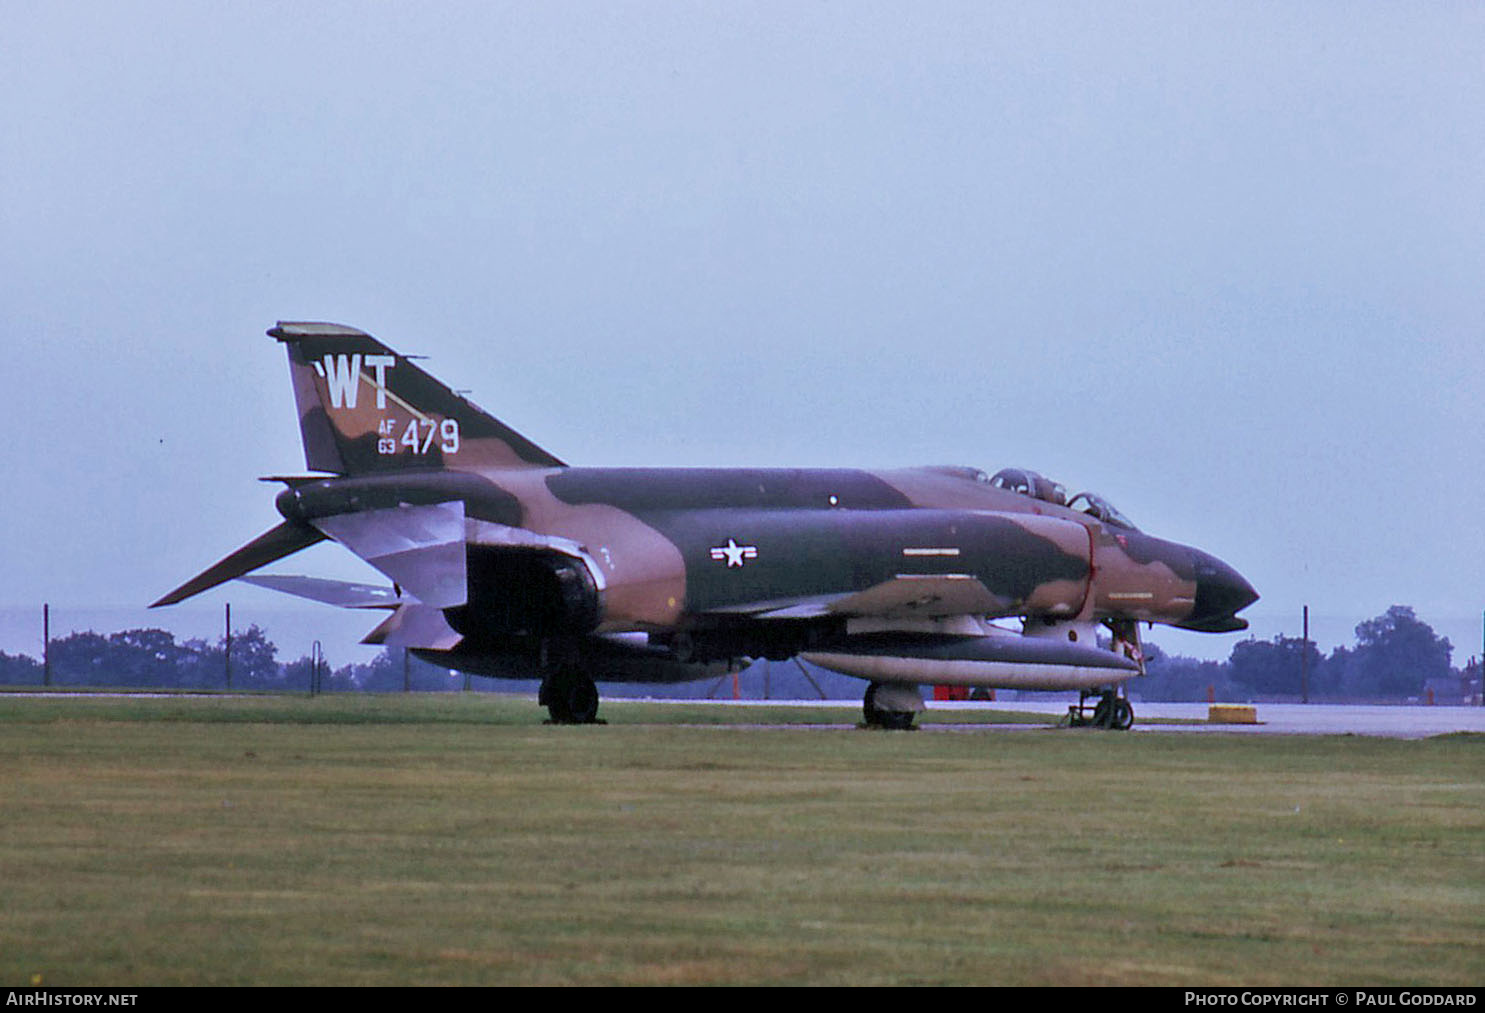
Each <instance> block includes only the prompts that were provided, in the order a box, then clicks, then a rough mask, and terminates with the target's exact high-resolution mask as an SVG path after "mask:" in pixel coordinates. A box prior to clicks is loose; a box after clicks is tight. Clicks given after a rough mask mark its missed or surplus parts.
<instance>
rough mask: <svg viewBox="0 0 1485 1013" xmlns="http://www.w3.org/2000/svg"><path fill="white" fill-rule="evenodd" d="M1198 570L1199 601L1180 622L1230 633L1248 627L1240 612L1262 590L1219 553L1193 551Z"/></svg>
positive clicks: (1188, 626) (1194, 628)
mask: <svg viewBox="0 0 1485 1013" xmlns="http://www.w3.org/2000/svg"><path fill="white" fill-rule="evenodd" d="M1191 555H1192V557H1193V563H1194V568H1195V570H1196V604H1195V605H1194V606H1193V607H1192V609H1191V615H1190V616H1189V617H1187V619H1186V621H1185V622H1183V623H1181V624H1180V625H1181V626H1183V627H1185V628H1186V629H1192V630H1201V631H1204V632H1211V633H1229V632H1233V631H1236V630H1245V629H1247V628H1248V621H1247V620H1246V619H1239V618H1238V617H1237V613H1239V612H1241V611H1242V610H1243V609H1245V608H1247V607H1248V606H1249V605H1252V604H1253V603H1254V602H1255V601H1257V600H1258V592H1257V591H1255V590H1253V585H1252V584H1250V583H1248V580H1247V578H1245V577H1244V576H1243V575H1242V574H1241V573H1238V572H1237V571H1236V570H1234V569H1233V568H1232V567H1230V566H1228V565H1227V564H1226V563H1224V562H1222V560H1220V559H1218V558H1217V557H1216V556H1212V555H1208V554H1207V553H1205V552H1202V551H1200V550H1198V549H1193V550H1192V552H1191Z"/></svg>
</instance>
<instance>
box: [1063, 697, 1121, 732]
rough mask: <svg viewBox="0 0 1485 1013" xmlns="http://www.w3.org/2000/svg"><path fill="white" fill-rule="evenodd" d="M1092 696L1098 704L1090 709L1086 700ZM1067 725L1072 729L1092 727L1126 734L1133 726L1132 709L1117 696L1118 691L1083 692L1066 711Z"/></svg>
mask: <svg viewBox="0 0 1485 1013" xmlns="http://www.w3.org/2000/svg"><path fill="white" fill-rule="evenodd" d="M1094 696H1096V697H1097V698H1098V702H1097V703H1095V704H1093V705H1092V707H1091V708H1090V707H1089V704H1088V699H1089V698H1090V697H1094ZM1090 710H1091V714H1090ZM1067 723H1068V724H1069V725H1071V726H1072V727H1074V728H1081V727H1085V726H1087V725H1092V726H1093V727H1094V728H1102V729H1105V730H1108V731H1116V732H1126V731H1128V730H1129V729H1130V728H1132V727H1133V726H1134V708H1133V707H1132V706H1131V705H1130V703H1129V701H1128V700H1126V699H1124V698H1123V697H1122V696H1120V695H1119V691H1118V690H1115V689H1105V690H1102V691H1098V690H1095V691H1091V692H1090V691H1088V690H1084V691H1083V692H1081V693H1079V694H1078V702H1077V703H1075V704H1073V705H1072V706H1070V707H1069V708H1068V709H1067Z"/></svg>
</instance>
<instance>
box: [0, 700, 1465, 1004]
mask: <svg viewBox="0 0 1485 1013" xmlns="http://www.w3.org/2000/svg"><path fill="white" fill-rule="evenodd" d="M689 710H696V711H703V712H710V711H713V710H716V708H707V707H695V708H687V707H686V706H685V705H646V704H626V703H621V702H619V701H606V702H605V703H604V715H605V717H607V719H608V720H609V721H610V724H609V725H607V726H602V727H576V728H574V727H552V726H542V725H541V724H540V721H541V712H540V711H538V710H537V709H536V708H535V707H534V705H533V703H532V701H531V700H529V699H513V698H502V697H493V696H487V695H483V694H481V695H477V696H476V695H469V696H454V695H451V696H413V697H380V698H366V697H349V696H345V697H337V696H332V697H321V698H318V699H315V700H307V699H302V698H254V699H249V700H227V699H218V700H211V699H171V700H130V699H123V700H70V701H45V700H19V699H10V698H6V699H0V985H25V984H29V983H30V982H31V981H32V979H33V976H34V975H41V976H42V980H43V981H44V983H45V984H48V985H57V986H67V985H82V984H92V985H105V984H107V985H130V984H139V985H149V984H221V985H232V984H361V985H376V984H555V983H574V984H836V983H841V984H908V983H946V984H998V983H1004V984H1158V985H1175V984H1181V985H1190V984H1232V985H1261V984H1279V985H1282V984H1341V983H1344V984H1348V985H1360V984H1453V985H1470V984H1478V982H1479V981H1480V980H1481V978H1482V973H1485V944H1482V939H1485V857H1482V847H1481V845H1482V842H1485V835H1482V830H1485V786H1482V777H1481V775H1482V773H1485V740H1482V738H1481V737H1479V736H1450V737H1445V738H1439V739H1432V740H1424V741H1394V740H1382V739H1368V738H1355V737H1301V736H1239V735H1234V736H1223V735H1215V734H1202V735H1162V734H1150V733H1146V734H1141V735H1112V734H1106V733H1104V734H1101V733H1094V732H1088V731H1085V730H1076V731H1074V730H1055V729H1047V730H1035V729H1033V730H1027V731H1022V732H1016V733H1004V732H996V731H988V730H987V731H968V732H943V731H933V730H929V731H924V732H919V733H916V734H902V733H885V732H865V731H858V730H855V729H854V728H850V727H847V728H842V729H839V730H825V731H820V730H804V729H790V728H761V729H760V728H749V727H734V728H713V727H696V726H694V725H693V724H686V725H679V726H678V725H675V724H666V723H663V722H666V721H675V720H682V721H686V722H691V721H694V720H700V719H698V718H694V717H693V716H690V715H688V711H689ZM728 710H730V709H728ZM777 710H779V711H789V712H791V713H792V712H793V709H792V708H777ZM765 713H766V712H765ZM744 717H745V720H747V721H748V722H759V721H772V720H774V719H773V718H772V717H763V716H760V715H759V712H758V711H755V710H754V709H752V708H749V709H747V712H746V713H745V715H744ZM853 720H854V713H853V712H851V713H847V712H842V711H838V710H837V711H831V712H829V714H828V717H827V721H826V723H839V724H848V723H849V722H851V721H853Z"/></svg>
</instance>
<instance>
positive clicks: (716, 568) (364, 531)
mask: <svg viewBox="0 0 1485 1013" xmlns="http://www.w3.org/2000/svg"><path fill="white" fill-rule="evenodd" d="M268 334H269V336H270V337H273V338H276V339H277V340H278V341H279V342H281V343H282V344H283V345H284V347H285V349H286V350H287V352H288V358H289V374H290V378H291V381H292V384H293V390H294V398H295V401H296V403H297V405H298V412H299V424H300V431H301V434H302V436H303V441H304V457H305V464H306V467H307V468H308V470H309V471H311V472H314V474H303V475H283V476H271V477H270V478H269V479H268V480H269V481H276V482H281V483H283V485H284V486H285V488H284V489H283V491H281V492H280V493H279V494H278V496H277V499H276V501H275V505H276V506H277V508H278V512H279V513H280V514H281V515H282V516H283V521H282V523H280V524H278V525H277V526H276V527H274V528H272V529H271V530H269V531H267V532H265V533H264V534H263V535H261V536H259V537H258V538H256V539H254V540H253V541H251V542H249V543H248V544H247V545H244V546H243V547H242V548H240V549H238V550H237V551H236V552H233V553H232V554H231V555H229V556H227V557H226V558H225V559H223V560H221V561H220V562H218V563H217V564H215V565H214V566H212V567H210V568H209V569H207V570H206V571H205V572H203V573H201V574H199V575H198V576H196V577H194V578H192V579H191V580H189V581H187V582H186V583H185V584H183V585H182V586H180V587H179V588H177V589H175V590H174V591H171V592H170V593H169V594H167V595H165V596H164V597H163V598H161V599H160V600H159V601H157V602H155V603H154V604H155V605H156V606H160V605H170V604H174V603H176V602H180V601H183V600H184V599H186V598H189V597H191V596H192V595H195V594H199V593H200V592H202V591H205V590H207V589H208V588H211V587H214V586H216V585H218V584H221V583H222V582H224V581H227V580H231V579H234V578H242V579H246V580H249V581H252V582H254V583H257V584H260V585H262V586H265V587H271V588H274V589H277V590H280V591H286V592H288V593H291V594H296V595H300V596H302V597H306V598H309V599H312V600H316V601H321V602H326V603H330V604H335V605H340V606H344V607H349V608H366V609H381V610H385V611H386V612H387V613H388V614H387V615H386V617H385V618H384V620H383V621H382V622H381V623H380V624H379V625H378V626H377V627H376V628H375V629H374V630H372V631H371V632H370V633H369V634H368V635H367V636H366V638H365V640H364V641H363V642H364V643H368V644H384V645H387V646H390V647H401V648H406V649H408V650H410V651H412V652H413V653H414V654H415V655H416V656H418V657H421V658H424V659H426V660H428V661H431V662H433V663H435V664H438V665H440V666H445V667H448V668H452V669H459V670H462V671H465V672H471V673H474V674H477V675H484V676H497V677H506V678H530V679H539V680H540V687H541V688H540V693H539V697H538V699H539V701H540V704H541V705H542V706H545V707H546V708H547V709H548V712H549V714H550V716H551V720H552V721H553V722H555V723H588V722H593V721H595V720H597V716H598V707H599V694H598V689H597V683H598V682H600V681H610V682H626V681H628V682H651V683H654V682H684V681H691V680H697V679H704V678H709V677H716V676H717V675H718V674H720V673H725V672H726V671H728V670H729V668H731V667H732V666H736V665H739V664H741V663H743V662H745V661H746V660H748V659H760V658H766V659H771V660H783V659H789V658H800V659H803V660H805V661H808V662H811V663H813V664H815V665H818V666H821V667H824V668H826V669H830V670H832V671H835V672H840V673H844V674H846V675H850V676H855V677H858V678H860V679H862V680H865V681H866V682H867V683H868V684H869V685H868V686H867V688H866V691H865V695H864V702H863V710H864V718H865V723H866V724H867V725H869V726H876V727H883V728H899V729H901V728H909V727H911V726H912V723H913V720H914V717H915V715H916V713H917V712H919V711H921V710H922V709H923V699H922V693H921V688H920V687H921V686H923V685H924V684H937V685H957V686H973V687H1002V688H1012V689H1037V690H1077V691H1079V693H1080V698H1079V699H1080V704H1079V707H1078V708H1075V709H1074V714H1075V716H1080V717H1082V718H1085V719H1086V720H1088V721H1089V722H1090V723H1092V724H1095V725H1098V726H1100V727H1105V728H1127V727H1129V726H1130V725H1131V724H1132V723H1133V720H1134V713H1133V710H1132V708H1131V707H1130V705H1129V702H1128V700H1127V699H1126V698H1125V696H1124V695H1122V694H1121V692H1120V689H1121V687H1123V686H1124V685H1125V683H1126V682H1127V681H1128V680H1130V679H1131V678H1137V677H1138V676H1139V675H1141V674H1142V673H1143V657H1142V655H1141V651H1140V640H1139V625H1138V624H1140V623H1167V624H1170V625H1173V626H1178V627H1181V628H1183V629H1189V630H1200V631H1206V632H1214V633H1223V632H1231V631H1236V630H1241V629H1245V628H1246V627H1247V621H1246V620H1244V619H1242V618H1239V617H1238V616H1237V613H1238V612H1240V611H1241V610H1242V609H1244V608H1246V607H1247V606H1248V605H1250V604H1252V603H1253V602H1254V601H1256V600H1257V598H1258V595H1257V593H1256V592H1255V591H1254V590H1253V588H1252V586H1251V585H1249V583H1248V582H1247V581H1246V580H1245V579H1244V578H1243V577H1242V576H1241V575H1240V574H1239V573H1238V572H1237V571H1236V570H1234V569H1233V568H1232V567H1230V566H1228V565H1227V564H1226V563H1224V562H1222V561H1221V560H1219V559H1217V558H1216V557H1214V556H1211V555H1209V554H1207V553H1206V552H1203V551H1201V550H1200V549H1195V548H1191V547H1189V546H1185V545H1179V544H1177V543H1175V542H1169V541H1164V540H1162V539H1159V538H1156V537H1153V536H1151V535H1147V534H1145V533H1143V532H1141V531H1140V530H1139V529H1138V528H1136V527H1135V526H1134V525H1133V524H1132V523H1130V522H1129V521H1128V520H1127V519H1126V518H1125V517H1124V516H1123V515H1122V514H1121V513H1119V511H1117V510H1116V509H1114V507H1113V506H1112V505H1111V504H1110V503H1109V502H1108V501H1106V500H1104V499H1103V498H1101V497H1099V496H1097V495H1094V494H1093V493H1086V492H1085V493H1080V494H1078V495H1076V496H1072V497H1069V496H1068V495H1067V493H1066V491H1065V489H1064V488H1063V487H1062V486H1061V485H1058V484H1057V483H1055V482H1051V481H1049V480H1048V479H1046V478H1044V477H1043V476H1041V475H1039V474H1037V473H1035V472H1032V471H1026V470H1022V469H1015V468H1007V469H1005V470H1002V471H1000V472H998V473H997V474H995V475H994V476H993V477H992V476H989V475H987V474H986V473H985V472H983V471H980V470H979V469H977V468H973V467H922V468H906V469H897V470H876V471H867V470H849V469H760V468H729V469H712V468H699V469H696V468H681V469H675V468H582V467H574V466H569V465H568V464H567V463H565V462H564V461H562V460H560V459H559V458H557V457H556V456H555V455H553V454H552V453H550V452H549V451H547V450H544V449H542V448H541V447H539V446H537V445H536V444H535V443H533V442H531V441H530V440H529V439H527V438H526V437H524V436H522V435H521V434H519V433H517V432H515V431H514V430H512V429H511V428H510V427H508V426H506V425H505V424H504V423H502V422H500V421H499V420H497V419H496V418H495V417H493V416H492V415H490V414H489V413H487V412H485V411H483V410H482V409H480V408H478V407H476V406H475V405H474V404H473V403H471V402H470V401H468V400H467V399H465V398H464V397H462V396H460V395H459V394H458V393H456V392H454V391H453V390H451V389H450V388H448V387H446V386H444V385H443V384H442V383H440V382H439V381H438V380H435V379H434V378H433V377H432V376H430V375H429V374H427V373H426V372H424V371H423V370H422V369H421V368H420V367H419V366H418V365H417V363H416V362H414V361H411V360H410V359H409V358H408V357H407V356H403V355H399V354H398V353H396V352H394V351H393V350H392V349H390V348H388V347H387V346H386V345H384V344H382V343H381V342H380V341H378V340H377V339H375V338H373V337H372V336H371V335H369V334H366V333H365V332H363V331H359V330H356V329H355V328H352V327H346V326H343V325H340V324H329V323H284V322H280V323H279V324H278V326H276V327H274V328H273V329H271V330H270V331H268ZM326 539H330V540H333V541H335V542H338V543H340V544H341V545H343V546H345V547H346V548H347V549H349V550H350V551H351V552H353V553H354V554H356V555H357V556H359V557H360V558H361V559H363V560H365V561H366V562H367V563H369V564H370V565H371V566H372V567H374V568H375V569H377V570H378V571H380V572H381V573H382V574H383V575H385V577H386V578H388V579H389V580H390V581H391V586H389V587H387V586H375V585H364V584H348V583H344V582H339V581H328V580H320V579H316V578H312V577H301V576H267V575H258V576H247V575H249V574H251V573H252V571H255V570H257V569H259V568H260V567H262V566H265V565H267V564H269V563H272V562H274V561H276V560H279V559H282V558H284V557H286V556H288V555H290V554H292V553H294V552H297V551H298V550H300V549H303V548H305V547H307V546H310V545H313V544H315V543H317V542H320V541H323V540H326ZM1090 701H1092V703H1090ZM1090 715H1091V716H1090Z"/></svg>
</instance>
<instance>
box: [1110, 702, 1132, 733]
mask: <svg viewBox="0 0 1485 1013" xmlns="http://www.w3.org/2000/svg"><path fill="white" fill-rule="evenodd" d="M1110 727H1111V728H1113V729H1114V730H1115V731H1120V732H1127V731H1129V729H1131V728H1133V727H1134V708H1133V707H1132V706H1130V703H1129V701H1128V700H1125V699H1123V698H1122V697H1121V698H1120V699H1118V700H1116V701H1115V702H1114V723H1113V724H1112V725H1111V726H1110Z"/></svg>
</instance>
